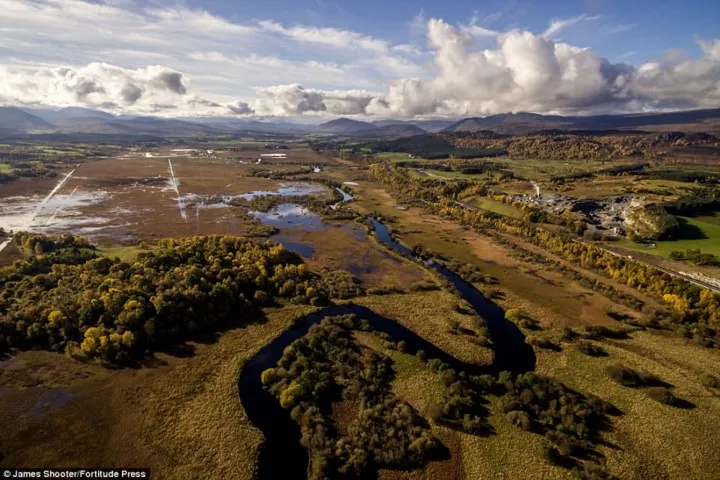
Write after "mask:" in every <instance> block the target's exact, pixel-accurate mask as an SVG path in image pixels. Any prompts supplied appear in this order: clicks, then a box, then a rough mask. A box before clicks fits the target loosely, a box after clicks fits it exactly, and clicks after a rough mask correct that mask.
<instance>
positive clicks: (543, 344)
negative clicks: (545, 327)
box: [526, 336, 558, 350]
mask: <svg viewBox="0 0 720 480" xmlns="http://www.w3.org/2000/svg"><path fill="white" fill-rule="evenodd" d="M526 341H527V343H528V344H530V345H534V346H536V347H538V348H545V349H547V350H556V349H557V348H558V346H557V345H555V343H553V341H552V340H550V339H549V338H546V337H535V336H528V337H527V338H526Z"/></svg>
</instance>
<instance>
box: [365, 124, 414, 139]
mask: <svg viewBox="0 0 720 480" xmlns="http://www.w3.org/2000/svg"><path fill="white" fill-rule="evenodd" d="M363 133H365V131H363ZM369 133H372V134H373V135H375V136H378V137H395V138H400V137H412V136H415V135H423V134H425V133H427V132H426V131H425V130H423V129H422V128H420V127H416V126H415V125H385V126H382V127H376V128H375V130H372V132H369Z"/></svg>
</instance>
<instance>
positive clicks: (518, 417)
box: [507, 410, 532, 430]
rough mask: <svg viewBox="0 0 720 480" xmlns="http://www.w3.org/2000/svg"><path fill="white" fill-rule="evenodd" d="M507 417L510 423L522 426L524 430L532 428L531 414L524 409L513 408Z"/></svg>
mask: <svg viewBox="0 0 720 480" xmlns="http://www.w3.org/2000/svg"><path fill="white" fill-rule="evenodd" d="M507 419H508V421H509V422H510V423H512V424H513V425H515V426H516V427H519V428H522V429H523V430H530V427H531V426H532V421H531V420H530V415H528V413H527V412H523V411H522V410H512V411H510V412H508V414H507Z"/></svg>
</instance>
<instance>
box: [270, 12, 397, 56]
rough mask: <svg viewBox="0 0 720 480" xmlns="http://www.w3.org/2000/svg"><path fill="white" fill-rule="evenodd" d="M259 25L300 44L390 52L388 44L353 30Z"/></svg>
mask: <svg viewBox="0 0 720 480" xmlns="http://www.w3.org/2000/svg"><path fill="white" fill-rule="evenodd" d="M257 24H258V26H260V28H262V29H263V30H264V31H267V32H272V33H279V34H281V35H284V36H286V37H289V38H291V39H293V40H296V41H300V42H307V43H316V44H320V45H325V46H328V47H332V48H354V49H359V50H368V51H371V52H376V53H386V52H388V51H389V50H390V46H389V45H388V43H387V42H385V41H383V40H378V39H376V38H373V37H370V36H367V35H363V34H361V33H358V32H353V31H351V30H340V29H337V28H318V27H309V26H304V25H297V26H292V27H285V26H283V25H282V24H280V23H277V22H273V21H271V20H261V21H258V22H257Z"/></svg>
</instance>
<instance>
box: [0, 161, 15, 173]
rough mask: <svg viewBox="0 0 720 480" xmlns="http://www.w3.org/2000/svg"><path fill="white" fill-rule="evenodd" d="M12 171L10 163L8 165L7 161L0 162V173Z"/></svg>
mask: <svg viewBox="0 0 720 480" xmlns="http://www.w3.org/2000/svg"><path fill="white" fill-rule="evenodd" d="M12 171H13V167H12V165H9V164H7V163H0V173H11V172H12Z"/></svg>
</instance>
